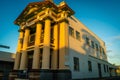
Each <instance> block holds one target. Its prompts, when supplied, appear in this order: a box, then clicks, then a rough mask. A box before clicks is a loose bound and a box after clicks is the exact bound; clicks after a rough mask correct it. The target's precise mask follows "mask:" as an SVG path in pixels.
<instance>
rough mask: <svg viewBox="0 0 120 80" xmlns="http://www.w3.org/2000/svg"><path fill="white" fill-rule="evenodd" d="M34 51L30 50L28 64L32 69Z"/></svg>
mask: <svg viewBox="0 0 120 80" xmlns="http://www.w3.org/2000/svg"><path fill="white" fill-rule="evenodd" d="M33 53H34V51H29V52H28V65H27V68H28V70H30V69H32V62H33Z"/></svg>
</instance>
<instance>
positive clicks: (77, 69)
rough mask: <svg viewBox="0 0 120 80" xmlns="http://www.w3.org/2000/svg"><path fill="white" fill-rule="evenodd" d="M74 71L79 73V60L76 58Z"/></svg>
mask: <svg viewBox="0 0 120 80" xmlns="http://www.w3.org/2000/svg"><path fill="white" fill-rule="evenodd" d="M74 70H75V71H79V58H77V57H74Z"/></svg>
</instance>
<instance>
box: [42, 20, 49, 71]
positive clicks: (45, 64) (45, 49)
mask: <svg viewBox="0 0 120 80" xmlns="http://www.w3.org/2000/svg"><path fill="white" fill-rule="evenodd" d="M50 27H51V21H50V19H48V18H47V19H46V20H45V30H44V47H43V58H42V69H49V60H50Z"/></svg>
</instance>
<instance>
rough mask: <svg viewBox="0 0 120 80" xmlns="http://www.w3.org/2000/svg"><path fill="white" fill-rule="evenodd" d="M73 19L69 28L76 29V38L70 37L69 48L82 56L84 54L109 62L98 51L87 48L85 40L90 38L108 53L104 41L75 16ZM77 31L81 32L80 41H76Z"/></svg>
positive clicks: (70, 20)
mask: <svg viewBox="0 0 120 80" xmlns="http://www.w3.org/2000/svg"><path fill="white" fill-rule="evenodd" d="M72 18H73V19H74V20H73V19H71V18H69V26H70V27H72V28H73V29H74V38H73V37H72V36H69V47H70V48H71V49H73V50H76V51H77V52H79V53H81V54H84V55H88V54H89V55H92V56H94V57H96V58H99V59H103V60H107V59H105V58H104V56H103V55H102V54H100V53H99V51H96V50H95V49H93V48H92V47H89V46H87V45H86V43H85V38H86V37H88V38H89V39H90V40H92V41H93V42H94V43H97V44H98V46H101V47H102V48H103V49H104V50H105V53H106V48H105V45H104V41H102V40H101V39H100V38H99V37H98V36H97V35H96V34H94V33H93V32H92V31H91V30H89V29H88V28H87V27H86V26H85V25H83V24H82V23H81V22H80V21H79V20H78V19H76V18H75V17H74V16H72ZM76 31H78V32H80V41H79V40H77V39H76V35H75V33H76Z"/></svg>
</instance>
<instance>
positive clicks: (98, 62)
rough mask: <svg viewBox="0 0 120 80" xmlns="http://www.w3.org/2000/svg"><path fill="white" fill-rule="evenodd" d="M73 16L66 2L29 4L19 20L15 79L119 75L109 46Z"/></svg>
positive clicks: (67, 78)
mask: <svg viewBox="0 0 120 80" xmlns="http://www.w3.org/2000/svg"><path fill="white" fill-rule="evenodd" d="M73 15H74V11H73V10H72V9H71V8H70V7H69V6H68V5H67V4H66V3H65V2H61V3H60V4H59V5H56V4H55V3H54V2H53V1H52V0H44V1H42V2H33V3H30V4H28V5H27V7H26V8H25V9H24V10H23V12H22V13H21V14H20V16H19V17H18V18H17V19H16V20H15V24H16V25H18V26H20V27H19V28H20V29H19V39H18V46H17V51H16V59H15V65H14V72H13V73H14V74H13V73H11V74H10V77H11V79H12V80H13V79H15V78H16V80H17V79H19V78H20V79H21V78H29V79H30V80H39V79H40V80H69V79H81V78H98V77H108V76H110V75H113V76H114V75H115V74H114V73H115V70H114V66H112V65H111V64H110V63H108V61H107V55H106V48H105V43H104V42H103V41H102V40H101V39H100V38H99V37H98V36H96V35H95V34H94V33H93V32H92V31H90V30H89V29H88V28H87V27H85V26H84V25H83V24H82V23H81V22H80V21H79V20H78V19H76V18H75V17H74V16H73ZM18 73H19V74H18ZM24 73H25V75H24ZM15 74H16V76H15ZM26 76H27V77H26ZM13 77H14V78H13Z"/></svg>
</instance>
